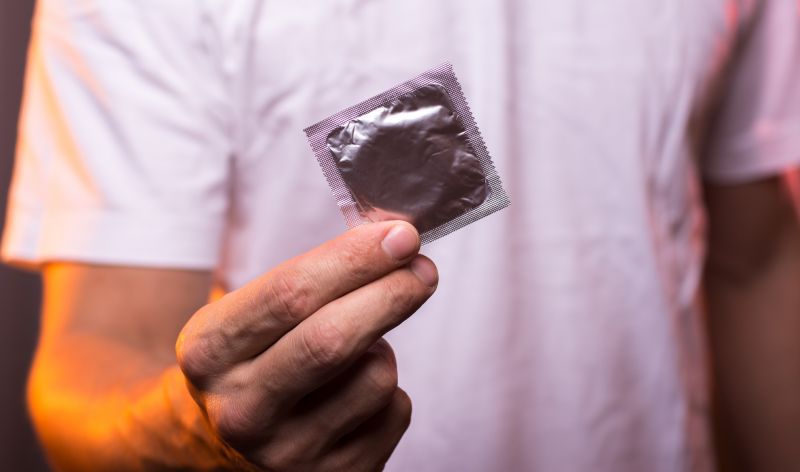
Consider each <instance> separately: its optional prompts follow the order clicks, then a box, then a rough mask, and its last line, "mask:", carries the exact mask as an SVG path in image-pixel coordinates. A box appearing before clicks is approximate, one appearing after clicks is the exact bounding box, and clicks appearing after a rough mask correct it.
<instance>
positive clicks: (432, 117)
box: [327, 85, 489, 233]
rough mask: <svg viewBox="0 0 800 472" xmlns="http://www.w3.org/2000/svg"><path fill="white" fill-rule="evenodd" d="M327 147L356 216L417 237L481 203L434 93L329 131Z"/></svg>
mask: <svg viewBox="0 0 800 472" xmlns="http://www.w3.org/2000/svg"><path fill="white" fill-rule="evenodd" d="M327 146H328V149H329V150H330V151H331V153H332V154H333V156H334V158H335V164H336V167H337V169H338V170H339V172H340V174H341V176H342V180H343V181H344V183H345V185H347V186H348V188H349V190H350V192H351V193H352V195H353V199H354V200H355V201H356V203H357V204H358V206H359V212H360V213H361V214H362V215H363V216H364V217H365V218H367V219H368V220H370V221H383V220H388V219H401V220H405V221H408V222H410V223H412V224H413V225H414V226H416V228H417V230H418V231H419V232H420V233H423V232H425V231H428V230H430V229H433V228H436V227H437V226H439V225H442V224H444V223H447V222H448V221H450V220H452V219H453V218H456V217H458V216H460V215H462V214H464V213H466V212H467V211H469V210H471V209H473V208H476V207H477V206H479V205H480V204H481V203H483V202H484V201H485V200H486V198H487V196H488V194H489V186H488V184H487V182H486V176H485V174H484V171H483V168H482V167H481V164H480V161H479V159H478V157H477V156H476V154H475V151H474V149H473V148H472V146H471V145H470V143H469V140H468V137H467V131H466V129H465V128H464V125H463V123H462V121H461V119H460V118H459V116H458V115H457V114H456V113H455V112H454V108H453V105H452V103H451V102H450V99H449V98H448V96H447V92H446V91H445V89H444V88H443V87H442V86H440V85H427V86H424V87H421V88H419V89H417V90H415V91H414V92H411V93H408V94H406V95H402V96H400V97H399V98H397V99H396V100H393V101H392V102H390V103H388V104H386V105H384V106H381V107H379V108H376V109H375V110H373V111H370V112H369V113H365V114H363V115H361V116H359V117H357V118H355V119H353V120H351V121H349V122H347V123H345V124H344V125H342V126H340V127H338V128H336V129H334V130H333V131H332V132H331V133H330V134H329V135H328V137H327Z"/></svg>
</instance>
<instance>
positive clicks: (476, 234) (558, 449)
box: [3, 0, 800, 472]
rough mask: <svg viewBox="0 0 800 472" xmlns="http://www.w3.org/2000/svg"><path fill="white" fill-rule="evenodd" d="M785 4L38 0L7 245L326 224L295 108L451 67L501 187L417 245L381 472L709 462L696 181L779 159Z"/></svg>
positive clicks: (207, 240) (89, 257)
mask: <svg viewBox="0 0 800 472" xmlns="http://www.w3.org/2000/svg"><path fill="white" fill-rule="evenodd" d="M799 8H800V6H799V4H798V2H797V1H795V0H606V1H602V2H586V1H579V0H506V1H496V0H483V1H478V0H475V1H463V0H446V1H445V0H441V1H437V2H431V1H428V0H404V1H402V2H400V1H395V2H391V1H388V0H383V1H378V0H374V1H366V0H362V1H357V0H339V1H327V2H320V1H318V0H315V1H312V0H297V1H293V2H258V1H253V0H237V1H235V2H234V1H227V0H171V1H161V0H137V1H132V0H131V1H99V0H82V1H68V0H41V1H40V2H39V6H38V10H37V14H36V18H35V21H34V30H33V40H32V44H31V49H30V61H29V68H28V76H27V86H26V93H25V99H24V107H23V112H22V119H21V123H20V140H19V150H18V154H17V161H16V170H15V176H14V182H13V187H12V192H11V195H10V205H9V213H8V217H9V218H8V224H7V227H6V232H5V235H4V238H3V256H4V258H5V259H6V260H8V261H11V262H15V263H19V264H34V265H35V264H40V263H42V262H45V261H50V260H74V261H85V262H94V263H104V264H122V265H135V266H149V267H179V268H193V269H214V270H216V273H217V274H218V280H219V282H220V283H221V284H222V285H224V286H225V287H226V288H228V289H235V288H236V287H239V286H241V285H242V284H244V283H245V282H247V281H248V280H250V279H252V278H253V277H255V276H257V275H258V274H260V273H262V272H263V271H265V270H267V269H269V268H270V267H271V266H273V265H275V264H277V263H278V262H280V261H282V260H284V259H286V258H289V257H291V256H293V255H296V254H298V253H301V252H303V251H306V250H307V249H309V248H311V247H313V246H315V245H317V244H319V243H321V242H323V241H325V240H326V239H328V238H331V237H334V236H336V235H337V234H338V233H340V232H341V231H343V230H344V224H343V221H342V220H341V216H340V214H339V212H338V210H337V209H336V206H335V204H334V201H333V199H332V198H331V196H330V193H329V190H328V188H327V187H326V183H325V180H324V178H323V176H322V173H321V172H320V170H319V168H318V167H317V163H316V159H314V156H313V154H312V153H311V151H310V149H309V148H308V145H307V143H306V141H305V136H304V135H303V132H302V129H303V128H304V127H305V126H307V125H309V124H311V123H314V122H316V121H318V120H319V119H321V118H324V117H326V116H328V115H330V114H332V113H334V112H336V111H338V110H340V109H342V108H345V107H347V106H349V105H352V104H353V103H356V102H358V101H360V100H362V99H364V98H367V97H369V96H372V95H374V94H376V93H378V92H381V91H382V90H384V89H386V88H388V87H390V86H392V85H394V84H396V83H398V82H401V81H404V80H406V79H408V78H410V77H413V76H414V75H416V74H418V73H420V72H422V71H424V70H426V69H428V68H429V67H431V66H434V65H436V64H439V63H441V62H445V61H450V62H452V63H453V64H454V66H455V70H456V72H457V74H458V75H459V78H460V80H461V83H462V86H463V88H464V91H465V94H466V96H467V99H468V101H469V102H470V105H471V107H472V111H473V113H474V115H475V117H476V120H477V122H478V125H479V126H480V128H481V131H482V133H483V136H484V138H485V140H486V143H487V146H488V148H489V150H490V152H491V153H492V156H493V158H494V160H495V163H496V166H497V168H498V171H499V173H500V176H501V177H502V178H503V180H504V184H505V185H506V187H507V189H508V191H509V193H510V196H511V199H512V205H511V207H510V208H508V209H506V210H503V211H502V212H499V213H497V214H494V215H492V216H490V217H488V218H486V219H484V220H481V221H479V222H477V223H475V224H472V225H470V226H468V227H467V228H464V229H462V230H460V231H458V232H456V233H454V234H452V235H449V236H448V237H446V238H444V239H442V240H440V241H437V242H435V243H433V244H431V245H430V246H428V247H426V248H425V252H426V253H427V254H428V255H429V256H430V257H431V258H432V259H433V260H434V261H436V263H437V264H438V267H439V271H440V277H441V282H440V285H439V290H438V292H437V294H436V295H435V296H434V297H433V299H432V300H431V301H430V302H429V303H428V304H427V305H426V306H425V307H424V308H423V309H421V310H420V311H419V313H418V314H417V315H415V316H414V317H413V318H412V319H411V320H409V321H408V322H407V323H405V324H404V325H403V326H401V327H399V328H397V329H396V330H395V331H394V332H393V333H391V334H390V335H389V340H390V341H391V343H392V344H393V346H394V347H395V350H396V352H397V357H398V361H399V365H400V383H401V385H402V386H403V387H404V388H405V389H406V390H408V392H409V393H410V395H411V397H412V398H413V401H414V417H413V422H412V426H411V428H410V429H409V431H408V433H407V434H406V436H405V438H404V439H403V441H402V442H401V444H400V445H399V447H398V449H397V451H396V453H395V455H394V457H393V458H392V460H391V461H390V463H389V465H388V468H387V470H389V471H415V472H425V471H431V472H433V471H437V472H439V471H459V472H470V471H476V472H477V471H546V472H559V471H565V472H571V471H589V470H591V471H608V472H624V471H631V472H634V471H636V472H638V471H643V470H646V471H651V472H660V471H665V472H666V471H685V470H693V471H707V470H711V467H712V464H713V460H712V458H711V455H710V447H709V428H708V414H709V403H708V383H707V380H706V373H705V370H706V359H705V350H706V348H705V345H704V342H703V333H702V331H701V330H700V324H699V309H698V304H697V300H698V290H699V288H698V285H699V278H700V272H701V264H702V260H703V252H704V247H703V217H702V209H701V198H700V195H699V186H698V181H699V178H700V176H701V175H703V174H704V175H705V176H706V177H707V178H709V179H712V180H715V181H719V182H740V181H745V180H751V179H755V178H760V177H763V176H768V175H772V174H775V173H777V172H780V171H781V170H782V169H785V168H786V167H788V166H792V165H795V164H796V163H797V162H798V161H800V91H799V89H798V86H797V85H796V83H797V77H800V11H798V9H799Z"/></svg>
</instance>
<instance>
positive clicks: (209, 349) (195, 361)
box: [175, 333, 220, 383]
mask: <svg viewBox="0 0 800 472" xmlns="http://www.w3.org/2000/svg"><path fill="white" fill-rule="evenodd" d="M218 344H219V343H217V342H215V341H214V336H213V335H197V334H184V333H181V336H180V338H179V340H178V343H177V345H176V349H175V354H176V358H177V363H178V366H179V367H180V369H181V371H182V372H183V374H184V375H185V376H186V378H188V379H189V380H190V381H192V382H193V383H194V382H201V381H202V380H204V379H206V378H207V377H208V376H210V375H212V374H213V373H214V372H215V370H216V367H217V366H218V365H219V361H220V359H219V349H218Z"/></svg>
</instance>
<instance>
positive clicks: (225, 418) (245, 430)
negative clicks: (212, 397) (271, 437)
mask: <svg viewBox="0 0 800 472" xmlns="http://www.w3.org/2000/svg"><path fill="white" fill-rule="evenodd" d="M207 412H208V418H209V422H210V423H211V424H212V426H213V427H214V431H216V433H217V435H218V436H219V437H220V438H221V439H222V440H224V441H225V442H226V443H228V444H230V445H232V446H234V447H236V446H239V445H242V444H246V443H248V442H249V441H250V439H252V437H253V435H254V434H255V431H254V428H253V426H254V425H253V420H252V415H251V414H250V413H249V412H248V411H246V408H244V406H243V405H242V404H241V403H238V402H233V401H216V402H211V404H210V405H209V406H207Z"/></svg>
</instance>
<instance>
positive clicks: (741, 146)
mask: <svg viewBox="0 0 800 472" xmlns="http://www.w3.org/2000/svg"><path fill="white" fill-rule="evenodd" d="M739 46H740V47H739V48H738V50H737V53H736V55H735V57H734V60H733V63H732V67H731V72H730V75H729V76H728V77H727V88H726V89H725V91H724V94H723V96H722V102H721V104H720V108H719V109H718V111H719V114H718V115H717V116H716V120H715V122H714V124H713V127H712V129H711V134H710V141H709V147H708V150H709V152H708V154H707V155H706V156H705V157H706V159H705V160H704V162H703V172H704V174H705V177H706V178H708V179H709V180H711V181H718V182H723V183H736V182H742V181H747V180H751V179H756V178H760V177H765V176H768V175H774V174H776V173H780V172H781V171H783V170H785V169H787V168H789V167H792V166H795V165H797V164H799V163H800V2H798V1H796V0H762V1H760V2H758V4H757V6H756V8H755V9H754V11H753V16H752V17H751V18H750V21H749V22H747V23H746V24H745V25H744V26H743V30H742V42H741V44H740V45H739Z"/></svg>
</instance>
